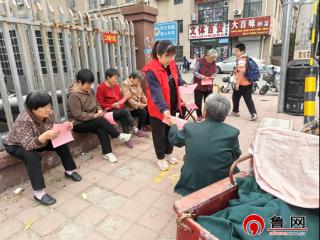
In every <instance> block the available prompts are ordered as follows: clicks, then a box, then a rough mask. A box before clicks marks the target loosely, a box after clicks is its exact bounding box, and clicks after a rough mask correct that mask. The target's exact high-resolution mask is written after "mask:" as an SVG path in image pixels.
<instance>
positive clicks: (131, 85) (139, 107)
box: [121, 71, 148, 131]
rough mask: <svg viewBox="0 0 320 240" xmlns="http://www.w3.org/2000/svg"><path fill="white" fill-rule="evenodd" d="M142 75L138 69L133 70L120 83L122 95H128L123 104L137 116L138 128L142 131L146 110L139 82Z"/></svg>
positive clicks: (145, 98) (145, 101) (144, 97)
mask: <svg viewBox="0 0 320 240" xmlns="http://www.w3.org/2000/svg"><path fill="white" fill-rule="evenodd" d="M142 80H143V75H142V73H141V72H140V71H134V72H132V73H131V74H130V76H129V79H127V80H126V81H124V82H123V84H122V89H121V92H122V95H123V96H125V97H128V101H127V102H126V104H125V106H126V109H128V110H129V111H130V114H131V116H133V117H138V129H139V130H141V131H143V129H144V128H145V123H146V119H147V117H148V111H147V108H146V107H147V97H146V95H144V93H143V90H142V88H141V85H140V82H141V81H142Z"/></svg>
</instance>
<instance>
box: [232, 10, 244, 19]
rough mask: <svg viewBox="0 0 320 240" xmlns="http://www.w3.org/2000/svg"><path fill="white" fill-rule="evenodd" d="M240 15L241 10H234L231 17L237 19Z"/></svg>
mask: <svg viewBox="0 0 320 240" xmlns="http://www.w3.org/2000/svg"><path fill="white" fill-rule="evenodd" d="M241 14H242V11H241V9H235V10H234V11H233V16H235V17H239V16H241Z"/></svg>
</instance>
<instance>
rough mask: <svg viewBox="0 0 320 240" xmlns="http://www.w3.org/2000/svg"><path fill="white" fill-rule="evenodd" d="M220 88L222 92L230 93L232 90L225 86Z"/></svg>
mask: <svg viewBox="0 0 320 240" xmlns="http://www.w3.org/2000/svg"><path fill="white" fill-rule="evenodd" d="M220 90H221V92H222V93H228V92H229V91H230V89H228V88H226V87H225V86H222V87H221V89H220Z"/></svg>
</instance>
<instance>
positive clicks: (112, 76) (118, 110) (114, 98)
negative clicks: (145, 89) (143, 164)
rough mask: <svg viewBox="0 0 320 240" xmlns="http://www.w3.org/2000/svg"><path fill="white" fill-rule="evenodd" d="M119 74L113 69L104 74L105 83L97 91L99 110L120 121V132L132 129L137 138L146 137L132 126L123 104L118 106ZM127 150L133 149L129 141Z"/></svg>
mask: <svg viewBox="0 0 320 240" xmlns="http://www.w3.org/2000/svg"><path fill="white" fill-rule="evenodd" d="M119 76H120V74H119V72H118V71H117V70H116V69H114V68H109V69H108V70H107V71H106V74H105V77H106V79H105V82H104V83H101V84H100V85H99V87H98V89H97V100H98V102H99V104H100V106H101V108H102V109H103V110H105V111H108V112H113V118H114V120H116V121H120V123H121V127H122V131H123V132H124V133H127V134H128V133H129V128H130V127H131V128H132V131H133V133H134V134H135V135H136V136H138V137H147V135H146V134H145V133H144V132H142V131H140V130H139V129H138V128H137V127H136V126H135V124H134V119H133V117H132V116H131V114H130V112H129V111H128V110H126V109H124V104H119V101H120V100H121V99H122V96H121V92H120V88H119V85H118V84H117V82H118V78H119ZM126 145H127V146H128V147H129V148H133V143H132V142H131V141H128V142H126Z"/></svg>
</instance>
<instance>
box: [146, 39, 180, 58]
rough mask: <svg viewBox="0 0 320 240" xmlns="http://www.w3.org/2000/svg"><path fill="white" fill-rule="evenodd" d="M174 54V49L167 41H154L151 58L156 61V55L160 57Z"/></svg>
mask: <svg viewBox="0 0 320 240" xmlns="http://www.w3.org/2000/svg"><path fill="white" fill-rule="evenodd" d="M163 54H166V55H174V54H176V48H175V46H174V45H173V44H172V42H171V41H169V40H162V41H156V42H155V44H154V45H153V48H152V58H153V59H158V55H159V56H162V55H163Z"/></svg>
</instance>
